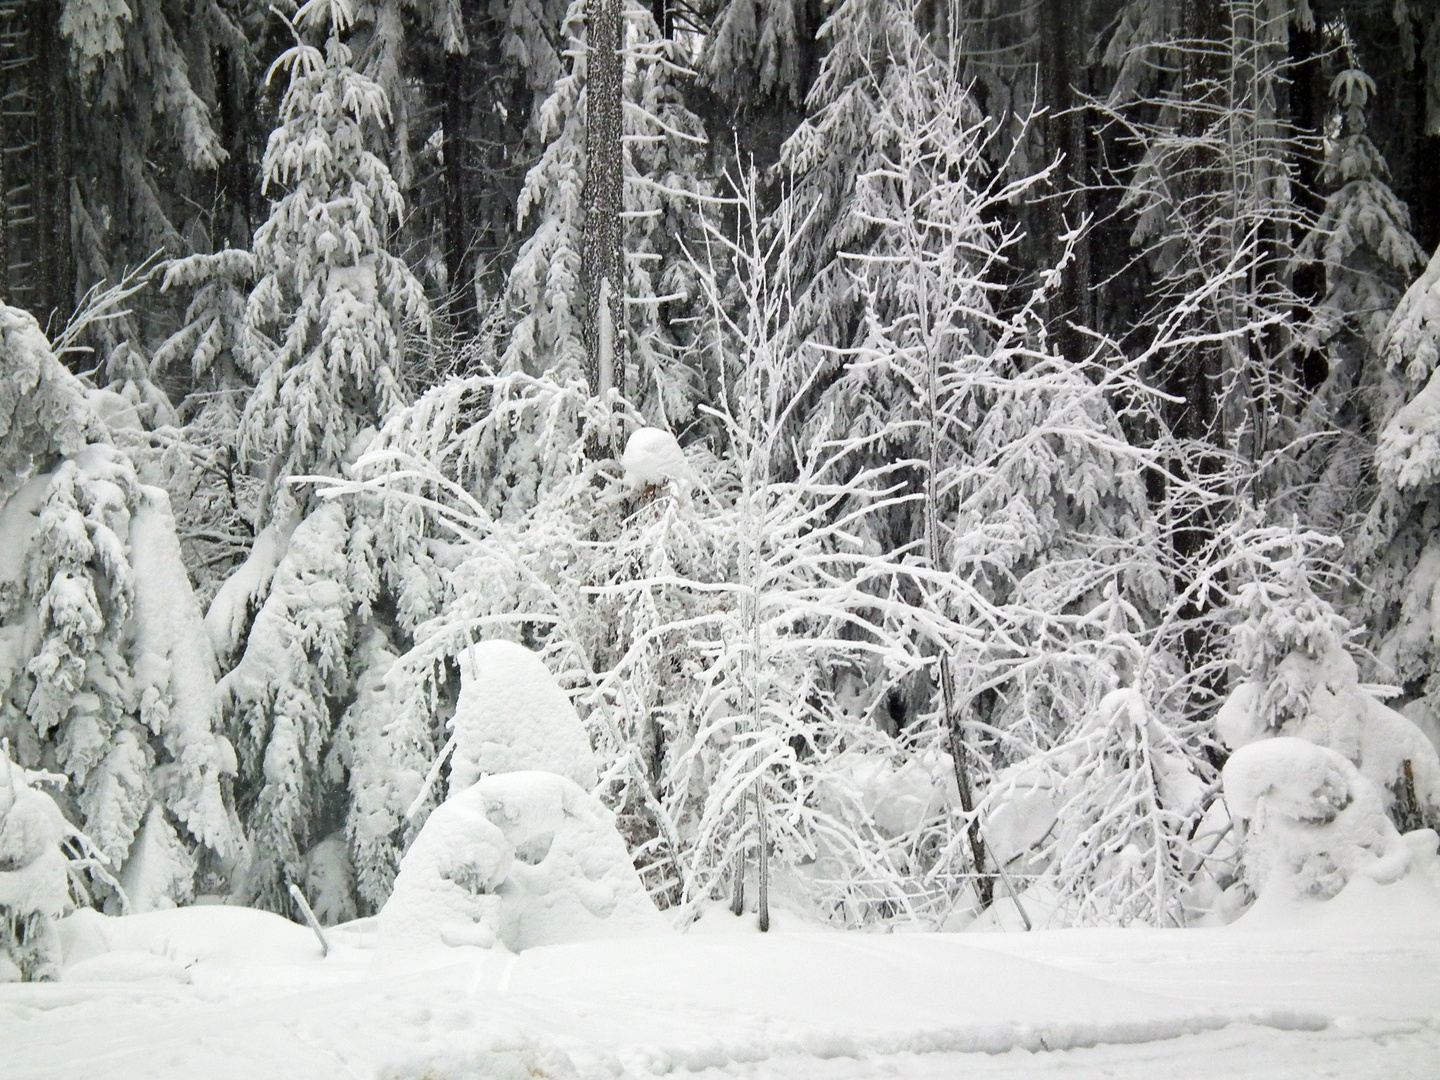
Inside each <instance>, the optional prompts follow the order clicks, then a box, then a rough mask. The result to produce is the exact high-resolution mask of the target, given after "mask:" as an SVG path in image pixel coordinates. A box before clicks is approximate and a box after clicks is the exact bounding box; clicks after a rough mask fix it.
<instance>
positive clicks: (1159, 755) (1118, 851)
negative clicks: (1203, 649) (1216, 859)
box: [1046, 687, 1213, 926]
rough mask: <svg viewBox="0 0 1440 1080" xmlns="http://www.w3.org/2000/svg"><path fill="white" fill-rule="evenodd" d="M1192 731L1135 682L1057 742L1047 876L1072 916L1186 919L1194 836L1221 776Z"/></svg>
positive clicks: (1102, 920)
mask: <svg viewBox="0 0 1440 1080" xmlns="http://www.w3.org/2000/svg"><path fill="white" fill-rule="evenodd" d="M1183 731H1184V728H1183V727H1182V726H1180V725H1177V724H1175V723H1174V722H1173V720H1172V721H1171V722H1170V723H1163V722H1162V721H1161V719H1160V718H1159V717H1157V716H1156V715H1155V712H1154V710H1153V708H1152V707H1151V706H1150V705H1149V703H1148V702H1147V701H1146V700H1145V696H1144V694H1143V693H1142V692H1141V691H1140V690H1138V689H1136V688H1134V687H1126V688H1122V689H1119V690H1113V691H1111V692H1110V693H1109V694H1106V695H1105V697H1104V698H1102V699H1101V701H1100V704H1099V706H1098V707H1097V708H1096V710H1095V712H1094V714H1093V715H1092V716H1091V717H1090V718H1089V719H1088V720H1087V721H1086V723H1085V724H1084V725H1083V726H1082V727H1081V728H1080V730H1079V731H1077V732H1076V733H1075V735H1074V737H1073V738H1072V739H1070V740H1068V741H1067V742H1066V743H1064V744H1062V745H1061V747H1059V748H1058V749H1057V750H1056V751H1054V767H1055V768H1056V769H1057V770H1058V772H1059V774H1060V779H1059V780H1058V784H1057V786H1058V790H1059V795H1058V798H1057V800H1056V801H1057V802H1058V803H1059V805H1058V807H1057V808H1056V812H1055V828H1054V833H1053V836H1052V837H1051V838H1050V839H1049V840H1048V846H1049V847H1050V848H1051V850H1052V852H1053V854H1052V856H1051V859H1050V863H1049V867H1048V870H1047V874H1046V878H1047V879H1048V884H1049V885H1050V886H1051V887H1052V888H1053V889H1054V891H1055V894H1056V896H1057V897H1058V900H1059V903H1058V905H1057V906H1058V909H1059V912H1060V913H1061V914H1062V915H1063V917H1064V918H1065V919H1066V920H1067V921H1069V922H1072V923H1079V924H1096V923H1098V924H1105V925H1120V926H1125V925H1130V924H1132V923H1136V924H1142V925H1149V926H1165V925H1174V926H1178V925H1181V924H1182V922H1183V906H1184V905H1183V901H1184V893H1183V890H1184V886H1185V885H1186V883H1187V881H1188V878H1189V876H1190V874H1192V873H1193V872H1194V870H1195V869H1196V867H1197V864H1198V862H1199V859H1198V857H1197V854H1196V852H1195V851H1194V849H1193V847H1192V845H1191V843H1190V841H1191V838H1192V837H1193V836H1194V834H1195V829H1196V826H1197V825H1198V824H1199V821H1200V818H1201V815H1202V814H1203V813H1204V811H1205V809H1206V808H1207V805H1208V799H1207V796H1209V795H1210V794H1211V788H1212V784H1213V770H1212V769H1211V768H1210V767H1209V766H1208V764H1207V763H1206V761H1205V758H1204V756H1203V753H1202V752H1201V748H1200V746H1199V744H1198V740H1197V739H1196V737H1195V736H1194V734H1193V733H1192V734H1190V735H1189V737H1187V736H1186V735H1184V734H1182V732H1183Z"/></svg>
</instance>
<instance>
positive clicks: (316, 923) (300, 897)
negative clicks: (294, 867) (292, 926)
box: [289, 881, 330, 956]
mask: <svg viewBox="0 0 1440 1080" xmlns="http://www.w3.org/2000/svg"><path fill="white" fill-rule="evenodd" d="M289 889H290V899H292V900H294V901H295V903H297V904H299V905H300V910H301V911H303V912H304V913H305V921H306V922H308V923H309V924H310V929H311V930H314V931H315V936H316V937H317V938H319V939H320V955H321V956H329V955H330V943H329V942H328V941H326V940H325V934H324V932H323V931H322V930H321V929H320V920H319V919H317V918H315V912H313V911H311V910H310V904H309V901H307V900H306V899H305V894H304V893H302V892H301V891H300V886H299V885H296V884H295V883H294V882H293V881H292V882H290V884H289Z"/></svg>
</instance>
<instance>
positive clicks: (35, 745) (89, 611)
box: [0, 308, 234, 902]
mask: <svg viewBox="0 0 1440 1080" xmlns="http://www.w3.org/2000/svg"><path fill="white" fill-rule="evenodd" d="M0 334H3V340H0V462H3V467H4V479H3V480H0V737H3V738H7V739H9V740H10V743H11V745H12V746H13V747H14V748H15V753H16V754H17V757H18V759H19V761H20V763H21V764H22V765H25V766H27V767H42V768H46V769H50V770H52V771H56V772H60V773H63V774H64V775H65V776H66V777H67V778H68V779H69V781H70V785H69V789H68V792H67V794H66V796H65V798H64V805H63V809H64V810H65V812H66V814H67V815H68V816H69V817H70V818H71V819H72V820H73V821H74V822H75V823H76V824H78V825H81V826H83V828H84V830H85V832H86V833H87V834H88V835H89V836H90V837H91V838H92V839H93V841H94V843H95V845H96V846H97V847H98V849H99V851H100V852H101V853H102V857H103V858H105V859H107V860H108V861H109V862H110V864H111V865H112V866H113V867H116V868H122V864H123V869H122V873H123V872H125V871H128V872H129V873H130V877H131V879H132V880H137V875H139V873H140V871H139V869H138V868H139V866H140V865H141V862H143V864H144V865H145V866H146V867H148V870H147V872H146V878H147V880H149V881H151V883H152V884H153V885H154V887H153V888H146V889H143V890H140V892H141V895H143V896H145V897H153V898H154V899H155V900H157V901H158V900H159V899H160V898H161V897H164V898H166V900H167V902H168V901H170V900H174V901H179V900H184V899H186V898H188V896H189V895H190V890H191V887H192V883H193V877H194V870H195V863H194V858H195V856H196V854H197V853H200V852H201V849H206V850H208V851H209V852H210V853H211V854H212V855H213V856H216V857H221V858H223V857H225V856H228V855H229V854H231V848H232V843H233V839H234V836H233V823H232V821H231V818H230V815H229V811H228V809H227V807H226V804H225V801H224V799H223V797H222V792H221V777H222V776H224V775H226V774H228V773H231V772H233V771H234V760H233V753H232V752H231V750H230V747H229V744H228V743H226V742H225V740H224V739H223V738H219V737H217V735H216V734H215V728H216V724H217V720H218V715H217V701H216V697H215V676H216V671H215V661H214V658H213V656H212V655H211V653H210V649H209V641H208V639H207V638H206V636H205V634H204V633H203V629H202V625H201V619H200V613H199V609H198V605H197V604H196V602H195V599H194V596H193V594H192V593H191V590H190V585H189V581H188V579H187V577H186V573H185V568H184V566H183V563H182V561H181V557H180V547H179V543H178V541H177V539H176V535H175V523H174V520H173V518H172V516H171V513H170V509H169V503H168V500H167V499H166V496H165V493H164V492H163V491H161V490H159V489H158V488H152V487H147V486H145V485H143V484H141V483H140V482H139V479H138V477H137V475H136V470H135V467H134V464H133V463H132V461H131V459H130V457H129V456H128V455H127V454H126V453H125V451H124V450H123V449H121V448H120V447H119V446H117V445H115V444H114V443H112V442H111V441H110V438H109V435H108V433H107V432H106V429H105V427H104V425H103V424H102V423H100V422H99V421H98V420H97V419H96V418H95V417H94V415H93V414H92V412H91V411H90V408H89V406H88V404H87V401H86V395H85V392H84V390H83V387H82V386H81V384H80V383H79V382H78V380H76V379H75V378H74V377H73V376H71V375H70V374H69V373H68V372H66V371H65V370H64V368H63V367H62V366H61V365H60V363H59V362H58V361H57V360H56V359H55V357H54V356H53V355H52V354H51V352H50V346H49V343H48V342H47V341H46V340H45V337H44V335H43V334H42V333H41V332H40V330H39V327H38V326H37V325H36V323H35V321H34V319H32V318H31V317H30V316H28V315H27V314H25V313H24V312H20V311H17V310H15V309H13V308H3V309H0ZM142 823H146V824H145V836H144V839H145V840H146V844H145V852H146V854H145V856H144V858H143V859H142V860H141V861H140V862H136V863H135V865H134V866H131V865H130V863H129V861H128V860H130V859H131V856H132V845H133V843H134V842H135V841H136V838H137V832H138V831H139V830H141V826H142ZM177 830H180V832H177ZM182 832H183V834H184V835H183V838H182V835H181V834H182ZM159 852H163V853H164V856H163V857H161V855H160V854H158V853H159ZM137 858H139V856H138V855H137ZM107 889H108V887H107V886H104V885H102V886H101V890H102V892H106V891H107ZM108 895H109V898H110V899H111V900H112V901H114V902H118V897H116V896H115V895H114V894H113V893H109V894H108Z"/></svg>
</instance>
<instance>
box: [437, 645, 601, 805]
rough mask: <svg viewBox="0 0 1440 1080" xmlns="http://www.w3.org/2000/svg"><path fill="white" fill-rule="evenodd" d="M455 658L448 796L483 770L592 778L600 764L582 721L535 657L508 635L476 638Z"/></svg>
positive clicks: (587, 782) (588, 784)
mask: <svg viewBox="0 0 1440 1080" xmlns="http://www.w3.org/2000/svg"><path fill="white" fill-rule="evenodd" d="M457 659H458V660H459V663H460V698H459V700H458V701H457V702H456V703H455V716H454V719H452V720H451V722H450V723H451V726H452V728H453V731H454V734H453V738H454V740H455V757H454V759H453V760H452V761H451V763H450V792H451V797H452V798H453V797H454V795H455V794H457V793H459V792H462V791H464V790H465V789H466V788H468V787H469V786H470V785H471V784H473V783H474V782H475V781H476V780H477V779H479V778H480V777H481V776H484V775H487V774H490V773H506V772H520V771H523V770H526V769H543V770H545V771H546V772H554V773H559V774H560V775H561V776H567V777H569V778H570V779H571V780H573V781H575V783H577V784H579V785H580V786H581V787H582V788H585V789H587V790H588V789H590V788H592V787H594V786H595V783H596V780H597V778H598V776H599V770H598V768H597V766H596V764H595V753H594V751H593V750H591V748H590V738H589V736H588V735H586V734H585V725H584V724H582V723H581V722H580V717H579V715H578V714H577V713H576V712H575V706H574V705H572V704H571V703H570V698H569V695H567V694H566V693H565V691H564V690H562V689H561V688H560V684H559V683H557V682H556V681H555V676H553V675H551V674H550V669H549V668H547V667H546V666H545V662H544V661H543V660H541V659H540V657H538V656H537V655H535V653H533V652H531V651H530V650H529V649H527V648H525V647H524V646H523V645H517V644H515V642H513V641H482V642H480V643H478V644H476V645H471V646H470V647H469V648H468V649H466V650H465V651H464V652H463V653H461V654H460V655H459V657H457Z"/></svg>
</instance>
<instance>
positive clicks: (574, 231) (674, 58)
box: [502, 0, 705, 426]
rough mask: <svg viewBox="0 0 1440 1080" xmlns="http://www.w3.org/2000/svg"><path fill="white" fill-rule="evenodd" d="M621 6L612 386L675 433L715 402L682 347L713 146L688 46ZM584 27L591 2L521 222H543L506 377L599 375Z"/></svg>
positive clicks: (550, 107) (530, 254) (580, 13)
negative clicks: (691, 88)
mask: <svg viewBox="0 0 1440 1080" xmlns="http://www.w3.org/2000/svg"><path fill="white" fill-rule="evenodd" d="M622 7H623V9H624V10H623V16H622V19H621V23H622V27H623V36H624V47H623V55H622V59H623V72H622V84H623V85H622V94H623V108H622V112H623V117H622V119H623V125H624V131H623V138H624V145H623V151H624V162H623V166H624V194H623V199H624V206H623V218H624V221H623V225H624V228H623V236H622V238H621V246H622V247H623V249H624V253H625V268H624V274H625V277H626V280H625V282H624V283H623V297H622V296H613V297H611V298H610V299H611V300H612V302H613V303H614V304H615V310H616V311H620V312H622V313H623V316H622V318H621V324H620V325H618V326H614V327H612V330H611V333H612V335H613V336H612V338H611V339H610V343H609V346H608V347H609V348H610V350H611V353H612V354H613V355H612V361H613V366H612V376H613V377H612V380H611V383H610V385H612V386H614V387H615V388H616V389H618V390H620V391H621V392H622V393H623V394H624V395H625V396H626V397H627V398H628V399H630V400H632V401H634V402H636V403H637V404H638V405H640V407H641V408H642V410H643V411H644V412H645V413H646V415H648V416H652V418H653V419H655V420H657V421H660V422H663V423H665V424H666V425H667V426H668V425H670V424H672V423H676V422H679V421H681V420H684V419H688V418H689V417H690V415H691V414H692V412H693V409H694V405H695V402H696V401H697V400H701V399H703V397H704V394H703V390H704V389H705V384H704V382H703V381H702V380H703V375H702V373H700V372H697V371H695V370H693V369H692V368H691V367H690V366H689V365H687V363H686V357H685V356H684V354H683V353H682V351H681V349H680V345H681V344H683V342H684V332H683V330H682V329H681V322H682V318H681V317H682V316H683V315H685V314H686V312H687V310H688V309H687V306H686V302H687V300H688V299H690V298H691V294H692V293H693V291H694V290H693V285H692V284H691V283H689V282H688V281H687V271H686V264H685V262H684V260H683V258H680V257H679V248H678V247H677V244H676V237H677V236H679V235H684V234H686V233H692V234H693V233H694V231H695V208H696V201H695V195H696V194H697V193H699V192H700V191H701V183H700V181H699V179H698V175H699V172H700V154H701V151H702V149H703V144H704V141H705V140H704V134H703V130H702V128H701V126H700V122H699V120H698V119H697V118H696V117H695V116H694V114H693V113H691V112H690V111H689V110H688V109H687V108H686V107H685V104H684V102H683V100H682V98H681V97H680V94H679V91H678V88H677V87H676V85H675V83H676V78H677V75H678V74H680V73H682V72H683V71H684V68H683V66H682V60H683V57H682V55H681V50H680V46H679V44H678V43H677V42H674V41H671V40H669V39H667V38H664V37H662V36H661V35H660V33H659V31H658V29H657V27H656V25H655V21H654V18H653V16H652V14H651V12H650V10H649V7H648V5H644V4H641V3H639V2H638V0H625V2H624V3H623V4H622ZM585 19H586V4H585V3H584V2H583V0H576V2H574V3H572V4H571V7H570V11H569V14H568V15H567V17H566V21H565V33H566V35H567V37H568V40H569V47H568V49H567V51H566V56H567V58H568V61H569V68H568V70H567V71H566V73H565V74H564V75H563V76H562V77H561V78H560V79H559V80H557V82H556V83H555V88H554V92H553V93H552V94H551V95H550V97H549V99H548V100H547V101H546V102H545V104H544V105H543V106H542V108H541V110H540V118H539V123H540V132H541V136H542V138H544V139H545V140H546V146H545V150H544V152H543V154H542V156H541V158H540V160H539V162H537V163H536V165H535V166H534V168H532V169H531V171H530V174H529V176H528V177H527V178H526V181H525V188H524V190H523V191H522V193H521V196H520V217H521V221H522V223H528V222H531V221H532V220H533V222H534V231H533V232H532V233H531V235H530V238H529V239H528V240H526V241H525V244H524V246H523V247H522V248H521V250H520V255H519V257H518V259H517V261H516V263H515V266H514V268H513V269H512V270H511V272H510V279H509V283H508V285H507V289H506V296H507V301H508V304H509V306H510V308H511V310H512V312H514V314H515V315H516V316H517V321H516V323H515V327H514V330H513V331H512V333H511V335H510V340H509V344H508V347H507V348H506V350H505V354H504V356H503V358H502V359H503V364H504V366H505V368H506V369H507V370H523V371H527V372H529V373H531V374H535V375H539V374H543V373H545V372H551V371H553V372H555V373H556V374H557V377H558V378H561V379H568V378H574V377H577V376H582V375H583V373H585V372H587V371H591V370H592V367H593V364H592V358H590V357H589V356H588V355H587V348H586V345H585V332H584V330H583V325H584V311H585V306H584V305H585V300H584V288H583V283H582V281H581V263H582V248H583V246H584V242H583V236H584V231H585V229H586V227H587V226H586V223H585V221H584V212H583V200H582V196H583V194H584V191H585V188H586V178H587V172H586V168H587V166H586V145H587V144H586V130H587V112H586V108H587V105H586V103H587V101H588V96H587V94H588V90H587V78H588V71H589V67H588V65H589V63H590V60H589V55H588V52H587V48H588V46H587V44H586V36H585V35H586V23H585ZM621 301H623V303H622V302H621ZM596 341H597V347H598V341H599V339H598V337H597V338H596ZM593 370H594V371H596V372H598V370H599V369H598V367H593ZM596 377H598V376H592V378H591V381H592V382H593V381H594V379H595V378H596ZM591 388H592V390H594V389H597V386H592V387H591Z"/></svg>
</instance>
